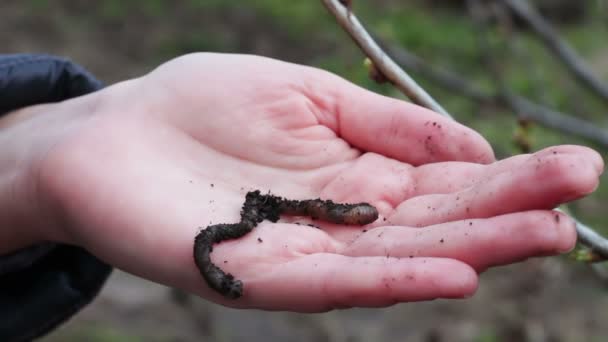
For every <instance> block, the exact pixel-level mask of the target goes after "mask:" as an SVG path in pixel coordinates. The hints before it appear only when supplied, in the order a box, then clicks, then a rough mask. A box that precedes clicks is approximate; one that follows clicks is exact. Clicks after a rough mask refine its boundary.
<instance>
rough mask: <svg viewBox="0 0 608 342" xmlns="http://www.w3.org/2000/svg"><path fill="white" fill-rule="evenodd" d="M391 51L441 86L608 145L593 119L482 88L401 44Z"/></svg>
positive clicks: (397, 60)
mask: <svg viewBox="0 0 608 342" xmlns="http://www.w3.org/2000/svg"><path fill="white" fill-rule="evenodd" d="M388 50H389V52H390V53H391V55H392V56H393V58H395V61H396V62H397V63H398V64H400V65H402V66H403V67H405V68H407V69H409V70H411V71H413V72H416V73H419V74H420V75H423V76H424V77H426V78H427V79H429V80H430V81H432V82H434V83H435V84H437V85H438V86H441V87H443V88H445V89H447V90H449V91H451V92H454V93H456V94H459V95H461V96H465V97H467V98H469V99H471V100H473V101H475V102H478V103H481V104H486V105H493V106H498V107H503V108H507V109H510V110H512V111H514V112H516V113H518V115H519V116H520V117H521V118H522V119H528V120H531V121H534V122H536V123H538V124H540V125H542V126H545V127H548V128H552V129H555V130H557V131H560V132H562V133H566V134H570V135H573V136H578V137H581V138H584V139H587V140H589V141H591V142H593V143H596V144H598V145H601V146H603V147H605V148H608V131H606V130H605V129H602V128H601V127H599V126H597V125H596V124H593V123H591V122H588V121H585V120H582V119H579V118H577V117H574V116H572V115H568V114H565V113H562V112H559V111H556V110H554V109H551V108H548V107H546V106H543V105H541V104H538V103H535V102H533V101H531V100H529V99H527V98H525V97H522V96H519V95H513V94H512V95H510V96H507V97H505V96H500V95H499V94H495V93H492V92H489V91H486V90H484V89H482V88H481V87H479V86H477V85H475V84H474V83H472V82H470V81H468V80H466V78H464V77H462V76H461V75H458V74H456V73H454V72H452V71H450V70H447V69H445V68H441V67H437V66H434V65H431V64H429V63H428V62H426V61H425V60H423V59H422V58H420V57H418V56H416V55H414V54H412V53H411V52H409V51H407V50H405V49H404V48H401V47H396V46H391V47H389V48H388Z"/></svg>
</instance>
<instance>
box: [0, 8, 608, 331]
mask: <svg viewBox="0 0 608 342" xmlns="http://www.w3.org/2000/svg"><path fill="white" fill-rule="evenodd" d="M488 3H492V4H489V5H488ZM532 3H533V4H534V5H535V6H536V8H538V10H539V13H540V14H541V15H542V18H544V20H546V21H547V22H548V23H550V25H552V27H553V29H554V31H555V32H554V33H556V34H557V35H558V38H559V39H562V40H563V42H566V43H567V44H569V46H570V47H571V48H572V49H573V50H574V51H576V53H577V54H578V58H579V59H580V61H581V62H582V63H584V64H585V67H586V68H588V70H591V71H592V76H593V77H595V78H597V79H599V80H600V81H601V82H603V83H604V84H603V85H604V86H606V84H607V83H608V39H607V38H608V1H604V0H587V1H571V0H564V1H557V0H554V1H552V0H538V1H532ZM475 6H477V9H475V8H476V7H475ZM353 9H354V11H355V13H356V14H357V15H358V16H359V18H360V19H361V20H362V21H363V22H364V23H365V24H366V25H367V27H368V28H369V29H370V31H372V32H373V33H374V34H375V35H376V36H377V37H378V38H379V39H380V40H381V41H382V42H383V44H385V46H387V48H389V50H391V51H392V52H394V53H395V54H396V55H399V56H401V57H400V58H398V59H399V60H400V61H401V62H402V63H403V64H406V65H405V66H406V67H407V68H406V69H408V70H412V75H413V76H414V77H415V78H416V79H417V80H419V81H420V83H421V84H422V85H423V86H424V88H426V89H427V90H428V91H429V92H430V93H431V94H432V95H433V96H434V97H435V98H436V99H437V100H438V101H439V102H440V103H441V104H443V105H444V106H445V107H446V108H447V109H448V111H449V112H451V113H452V114H453V115H454V116H455V117H456V118H457V119H458V120H459V121H460V122H462V123H464V124H466V125H468V126H470V127H473V128H474V129H477V130H479V131H480V132H481V133H482V134H484V135H485V136H486V137H487V138H488V140H489V141H490V142H491V143H492V144H493V146H494V148H495V150H496V152H497V155H498V156H499V157H501V158H502V157H506V156H509V155H511V154H515V153H520V152H521V151H522V150H528V149H529V150H531V151H535V150H538V149H541V148H543V147H545V146H548V145H553V144H562V143H575V144H583V145H587V146H591V147H594V148H596V149H598V150H600V151H603V153H604V152H606V151H607V150H608V139H607V138H606V135H602V134H608V133H606V132H605V130H607V129H608V126H607V122H606V121H607V119H608V115H607V114H608V99H606V98H604V97H603V96H601V95H600V94H598V92H597V91H594V90H593V89H590V87H589V86H588V85H586V84H585V83H584V82H580V81H578V79H577V78H576V77H574V76H573V74H572V72H571V71H570V70H569V68H568V67H567V66H566V65H565V64H564V63H563V62H562V61H561V60H560V58H558V56H557V55H556V54H555V53H553V52H551V51H550V50H548V49H546V47H545V45H544V43H543V41H542V39H540V37H539V35H538V33H537V32H536V31H535V30H534V29H533V27H532V26H531V25H530V24H529V23H528V22H527V21H526V20H524V18H522V17H519V16H517V15H515V14H514V13H513V12H512V11H511V10H510V9H509V8H508V7H507V6H504V5H503V4H501V2H500V1H498V2H491V1H487V2H486V1H483V2H481V5H480V2H475V1H468V2H467V1H454V0H444V1H441V0H432V1H430V0H429V1H414V0H410V1H406V0H401V1H397V0H375V1H364V0H354V1H353ZM0 42H2V45H1V46H2V51H0V52H2V53H12V52H41V53H51V54H56V55H61V56H67V57H69V58H71V59H72V60H74V61H76V62H78V63H80V64H82V65H84V66H85V67H86V68H88V69H89V70H91V71H92V72H93V73H94V74H95V75H96V76H97V77H99V78H100V79H102V80H103V81H105V82H106V83H108V84H111V83H114V82H117V81H120V80H124V79H128V78H131V77H136V76H139V75H142V74H144V73H146V72H148V71H150V70H151V69H152V68H154V67H155V66H157V65H158V64H160V63H162V62H164V61H166V60H168V59H171V58H173V57H176V56H179V55H181V54H184V53H188V52H193V51H215V52H238V53H251V54H259V55H264V56H268V57H273V58H278V59H282V60H287V61H292V62H296V63H301V64H307V65H312V66H316V67H319V68H323V69H327V70H330V71H332V72H335V73H337V74H339V75H341V76H342V77H344V78H346V79H349V80H351V81H352V82H355V83H357V84H360V85H362V86H363V87H366V88H369V89H372V90H374V91H377V92H380V93H383V94H386V95H390V96H395V97H402V96H401V95H400V94H399V93H398V92H397V91H396V90H394V89H393V88H392V87H391V86H390V85H379V84H376V83H375V82H373V81H372V80H370V79H369V77H368V75H367V70H366V69H365V67H364V64H363V60H364V56H363V55H362V53H361V52H360V51H359V50H358V48H357V47H356V45H355V44H353V43H352V41H351V40H350V38H349V37H348V36H347V35H346V34H345V33H344V32H343V31H342V29H341V28H340V27H339V26H338V25H337V24H336V22H335V20H334V18H333V17H332V16H331V15H329V14H328V13H327V12H326V10H325V8H324V7H323V5H322V4H321V2H320V1H304V0H295V1H281V0H258V1H221V0H183V1H170V0H132V1H121V0H98V1H86V0H54V1H50V0H2V2H1V3H0ZM438 75H439V76H438ZM442 75H443V76H444V77H443V79H442V77H441V76H442ZM446 75H447V76H448V79H449V80H451V81H452V83H451V84H450V82H446V79H445V76H446ZM455 80H457V81H458V82H461V83H458V82H456V81H455ZM203 81H204V80H203ZM454 82H456V83H454ZM501 94H502V95H504V94H509V95H516V96H519V97H523V98H525V99H527V100H528V101H532V102H534V103H536V104H538V105H539V106H542V108H545V109H551V110H552V111H553V112H554V111H560V112H561V113H564V114H565V115H567V117H568V118H575V119H578V120H579V121H576V122H575V124H572V122H571V121H567V122H566V123H567V124H566V125H565V126H566V127H563V126H564V125H562V126H560V125H559V124H558V123H559V120H558V121H555V120H554V119H555V117H554V116H549V117H548V119H545V121H544V122H541V124H537V123H530V122H529V120H528V116H526V114H529V113H526V110H525V108H523V109H522V108H517V107H516V106H515V107H514V106H512V103H509V101H502V100H500V98H501V96H500V95H501ZM496 99H499V100H496ZM553 112H551V113H553ZM552 120H554V121H552ZM541 121H542V120H541ZM578 122H582V123H585V124H589V125H590V127H591V132H593V134H590V133H589V130H587V131H585V130H583V131H581V132H578V131H577V129H576V128H579V125H578ZM568 123H570V124H568ZM581 125H582V124H581ZM583 126H584V125H583ZM583 126H580V127H583ZM549 127H552V128H549ZM573 127H574V128H575V129H573ZM584 127H587V126H584ZM604 154H605V153H604ZM607 201H608V182H606V180H605V179H604V180H603V183H602V186H601V187H600V188H599V189H598V191H597V192H596V193H595V194H593V195H592V196H590V197H589V198H587V199H585V200H581V201H578V202H576V203H574V204H572V205H571V206H570V208H569V209H570V210H571V212H572V213H573V214H575V215H576V216H577V217H578V218H579V219H580V220H582V221H583V222H585V223H587V224H589V225H591V226H593V227H594V228H597V229H598V230H600V231H603V232H604V233H608V230H602V229H603V227H608V225H607V224H606V218H607V217H608V216H607V215H606V213H604V212H603V210H602V209H603V208H605V207H606V204H607ZM607 285H608V281H607V280H606V278H605V277H603V276H602V272H597V271H593V270H592V269H591V268H590V267H589V266H588V265H586V264H584V263H581V262H577V261H574V260H573V259H572V258H569V257H558V258H545V259H534V260H528V261H526V262H523V263H520V264H518V265H513V266H509V267H503V268H500V269H497V270H490V271H488V272H486V273H485V274H483V276H482V281H481V287H480V289H479V291H478V293H477V294H476V295H475V296H474V297H473V298H470V299H467V300H453V301H443V300H439V301H434V302H426V303H411V304H401V305H397V306H394V307H391V308H387V309H365V310H363V309H356V310H345V311H336V312H330V313H325V314H317V315H301V314H291V313H270V312H262V311H238V310H232V309H227V308H223V307H219V306H217V305H214V304H210V303H206V302H204V301H202V300H198V299H196V298H191V297H188V296H187V295H184V294H182V293H179V292H176V291H172V290H170V289H168V288H166V287H163V286H160V285H157V284H153V283H150V282H147V281H145V280H141V279H138V278H136V277H133V276H130V275H127V274H125V273H122V272H120V271H115V272H114V274H113V276H112V277H111V279H110V280H109V282H108V283H107V285H106V286H105V288H104V290H103V291H102V293H101V294H100V295H99V297H98V298H97V299H96V300H95V302H94V303H93V304H92V305H90V306H88V307H87V308H86V309H85V310H83V311H82V312H80V313H79V314H78V315H77V316H75V317H74V318H73V319H72V320H71V321H70V322H68V323H67V324H66V325H64V326H62V327H61V328H60V329H58V330H56V331H55V332H54V333H52V334H50V335H48V336H47V337H45V338H43V339H42V340H43V341H47V342H51V341H53V342H54V341H108V342H109V341H201V340H205V341H233V340H248V341H250V342H255V341H275V340H276V341H283V340H285V341H287V340H289V341H327V342H347V341H348V342H356V341H428V342H439V341H479V342H493V341H556V342H557V341H606V340H608V292H607V290H608V288H607Z"/></svg>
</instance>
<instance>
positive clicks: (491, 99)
mask: <svg viewBox="0 0 608 342" xmlns="http://www.w3.org/2000/svg"><path fill="white" fill-rule="evenodd" d="M322 2H323V4H324V5H325V7H327V9H328V10H329V11H330V12H331V13H332V14H333V15H334V17H335V18H336V19H337V21H338V23H339V24H340V25H341V26H342V27H343V28H344V29H345V30H346V32H348V34H349V35H350V36H351V38H352V39H353V40H354V41H355V42H356V43H357V45H359V47H360V48H361V50H362V51H363V53H364V54H365V55H366V56H367V57H368V58H369V59H370V60H371V61H372V62H373V63H374V64H375V65H376V66H377V68H378V69H380V71H381V72H382V73H384V75H385V76H386V77H387V78H388V79H389V80H391V82H393V84H395V85H396V86H397V88H398V89H399V90H401V91H402V92H403V93H404V94H405V95H406V96H408V97H410V96H412V95H410V94H417V95H413V96H418V95H420V94H423V95H422V96H421V97H420V98H418V97H416V98H417V100H414V99H413V98H412V97H410V98H411V99H412V101H414V102H416V103H417V104H419V105H422V106H425V107H427V108H429V109H432V110H434V111H436V112H438V113H441V114H444V115H446V116H449V117H451V116H450V115H449V114H447V112H446V111H445V110H443V108H442V107H441V106H440V105H439V104H437V102H436V101H435V100H434V99H432V98H431V97H430V95H428V94H427V93H426V92H425V91H424V90H423V89H422V88H421V87H420V86H418V85H417V84H416V83H415V82H414V81H413V79H412V78H411V77H410V76H409V75H408V74H407V73H406V72H405V71H404V70H403V69H401V67H399V66H398V65H397V64H396V63H395V62H394V61H393V60H392V59H390V58H389V57H388V55H387V54H386V53H385V52H384V51H383V50H382V48H380V46H379V45H378V44H377V43H376V41H375V40H374V39H373V38H372V37H371V35H370V34H369V33H368V32H367V31H366V30H365V28H363V26H362V25H361V23H360V22H359V20H358V19H357V18H356V16H355V15H354V14H353V13H352V8H346V7H345V6H344V5H343V4H342V3H341V2H340V1H339V0H322ZM400 52H401V56H402V59H401V62H402V64H404V65H405V64H406V63H403V62H412V61H414V63H412V64H413V65H415V66H416V67H418V68H419V69H424V70H425V71H427V72H429V74H432V75H434V76H437V79H439V80H442V81H444V82H443V84H444V85H447V84H449V85H451V86H454V85H455V84H460V85H464V87H462V88H454V89H455V90H459V91H460V93H461V94H465V95H466V94H469V95H471V96H472V97H475V98H478V99H480V100H482V102H484V103H493V104H502V105H505V104H506V105H510V106H513V107H518V110H517V111H518V112H520V113H521V114H527V115H529V117H530V118H532V119H533V120H535V121H538V120H543V121H544V122H543V123H544V124H546V125H548V126H550V127H554V128H558V127H559V129H561V130H562V131H565V132H571V133H574V132H572V131H573V130H574V128H573V126H577V125H581V124H582V123H583V122H584V121H581V120H578V119H576V118H573V117H569V116H566V115H564V114H562V113H559V112H556V111H552V110H548V109H546V108H544V107H542V106H540V105H537V104H534V103H533V102H531V101H528V100H526V99H524V98H522V97H518V96H506V98H505V96H496V95H486V94H487V92H485V91H483V90H480V89H478V88H476V87H474V86H472V85H470V84H469V83H468V82H466V81H464V80H463V79H462V78H460V77H456V76H455V75H454V74H452V73H448V72H446V71H445V70H444V71H441V72H437V71H436V70H435V69H432V68H429V67H427V66H426V65H425V63H423V62H422V61H421V60H420V59H418V58H417V57H415V56H414V55H411V54H408V53H407V52H406V51H405V50H403V49H400ZM404 56H407V58H405V57H404ZM437 108H440V109H441V110H437ZM558 119H559V120H558ZM553 120H555V121H556V122H559V124H554V123H552V122H550V121H553ZM563 125H569V126H570V131H568V130H567V128H566V127H564V126H563ZM587 125H588V126H589V127H587V126H585V125H583V126H585V127H584V129H582V130H581V131H580V132H578V133H581V134H580V135H582V136H584V134H587V135H588V136H589V138H591V139H593V138H595V139H596V141H601V142H602V143H603V144H604V145H605V146H608V133H606V132H605V131H603V130H599V129H595V130H592V128H595V127H593V126H591V124H587ZM556 126H557V127H556ZM575 134H576V133H575ZM557 210H559V209H557ZM574 220H575V222H576V231H577V234H578V238H579V241H580V242H581V243H583V244H585V245H587V246H589V247H590V248H592V249H593V250H594V251H595V252H596V253H598V254H601V255H603V256H604V257H605V258H606V259H607V260H608V240H607V239H605V238H604V237H602V236H601V235H599V234H598V233H596V232H595V231H594V230H593V229H591V228H590V227H588V226H586V225H584V224H582V223H581V222H579V221H578V220H576V219H574Z"/></svg>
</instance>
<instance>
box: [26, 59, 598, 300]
mask: <svg viewBox="0 0 608 342" xmlns="http://www.w3.org/2000/svg"><path fill="white" fill-rule="evenodd" d="M32 110H33V112H34V113H33V114H32V113H28V114H27V115H26V117H27V120H29V122H30V123H29V126H28V125H26V128H27V127H29V129H32V128H37V129H35V131H36V134H37V136H40V135H44V137H45V138H44V139H41V138H36V139H37V140H36V141H37V142H36V143H35V144H33V145H34V146H35V148H29V149H27V152H24V153H26V154H28V156H30V157H29V159H28V160H31V161H30V162H29V163H28V172H27V174H28V175H29V177H26V178H24V179H25V180H24V181H23V182H22V183H23V184H24V185H23V186H22V187H21V188H22V189H26V191H24V195H22V196H20V198H24V199H29V200H30V201H29V203H30V204H29V207H30V208H34V209H30V211H24V210H22V211H23V213H24V216H25V214H28V215H29V216H32V214H31V210H36V212H37V213H38V214H37V217H38V219H37V221H36V222H30V223H29V224H27V226H31V227H37V228H35V229H34V231H35V233H34V234H33V235H35V236H37V237H38V239H48V240H53V241H59V242H64V243H70V244H76V245H80V246H83V247H85V248H87V249H88V250H90V251H91V252H92V253H94V254H95V255H97V256H98V257H99V258H101V259H102V260H104V261H106V262H108V263H110V264H112V265H114V266H116V267H118V268H121V269H123V270H125V271H128V272H130V273H133V274H136V275H139V276H142V277H144V278H147V279H151V280H153V281H157V282H160V283H164V284H167V285H171V286H175V287H178V288H181V289H184V290H186V291H189V292H192V293H196V294H198V295H200V296H202V297H204V298H207V299H210V300H213V301H215V302H219V303H222V304H224V305H229V306H234V307H242V308H245V307H249V308H263V309H280V310H291V311H306V312H312V311H324V310H329V309H333V308H343V307H352V306H365V307H370V306H371V307H374V306H388V305H391V304H394V303H397V302H407V301H418V300H427V299H433V298H461V297H466V296H470V295H472V293H473V292H474V291H475V289H476V287H477V281H478V278H477V272H480V271H483V270H484V269H486V268H487V267H490V266H494V265H502V264H508V263H512V262H516V261H519V260H522V259H525V258H527V257H531V256H539V255H550V254H557V253H560V252H564V251H567V250H569V249H570V248H572V246H573V245H574V242H575V239H576V235H575V231H574V226H573V222H572V220H571V219H570V218H568V217H566V216H564V215H563V214H560V213H556V212H553V211H551V210H550V209H551V208H553V207H555V206H557V205H559V204H560V203H563V202H567V201H570V200H573V199H576V198H579V197H581V196H584V195H585V194H588V193H590V192H591V191H593V189H594V188H595V187H596V186H597V182H598V176H599V174H600V173H601V172H602V168H603V162H602V160H601V158H600V157H599V156H598V154H597V153H595V152H594V151H592V150H589V149H587V148H583V147H577V146H558V147H553V148H550V149H547V150H543V151H540V152H538V153H536V154H534V155H521V156H516V157H513V158H509V159H506V160H503V161H499V162H493V155H492V151H491V149H490V147H489V145H488V143H487V142H486V141H485V140H483V138H481V137H480V136H479V135H478V134H477V133H475V132H473V131H472V130H470V129H468V128H466V127H464V126H462V125H460V124H457V123H455V122H453V121H451V120H448V119H445V118H443V117H440V116H439V115H437V114H435V113H432V112H430V111H428V110H425V109H422V108H419V107H417V106H414V105H411V104H408V103H405V102H402V101H398V100H394V99H389V98H385V97H382V96H379V95H376V94H373V93H371V92H368V91H366V90H363V89H361V88H358V87H356V86H354V85H352V84H350V83H348V82H345V81H344V80H342V79H340V78H338V77H336V76H334V75H331V74H329V73H326V72H323V71H320V70H317V69H313V68H308V67H302V66H297V65H293V64H288V63H283V62H278V61H274V60H270V59H265V58H259V57H252V56H238V55H218V54H195V55H188V56H185V57H182V58H178V59H175V60H173V61H170V62H168V63H166V64H164V65H162V66H161V67H159V68H158V69H157V70H155V71H153V72H151V73H150V74H148V75H146V76H144V77H142V78H139V79H134V80H131V81H127V82H124V83H120V84H117V85H114V86H112V87H109V88H107V89H105V90H103V91H101V92H98V93H95V94H91V95H89V96H86V97H83V98H79V99H75V100H71V101H67V102H65V103H61V104H56V105H48V106H43V107H39V108H38V109H35V110H34V109H32ZM36 111H44V112H45V113H44V115H41V114H42V113H38V114H36V113H35V112H36ZM48 112H53V113H48ZM49 120H50V121H51V122H49ZM25 130H26V129H25V128H22V129H21V133H23V132H24V131H25ZM30 134H31V133H30ZM32 139H34V138H32ZM32 150H35V151H37V152H35V153H34V152H31V151H32ZM487 163H490V164H487ZM484 164H487V165H484ZM252 189H260V190H262V192H266V191H271V192H272V193H273V194H276V195H280V196H284V197H287V198H290V199H308V198H316V197H321V198H324V199H332V200H334V201H337V202H362V201H364V202H369V203H371V204H373V205H374V206H376V207H377V208H378V210H379V212H380V215H381V218H380V219H379V220H378V221H376V222H375V223H373V224H370V225H368V226H365V227H352V226H343V225H335V224H327V223H323V222H314V224H315V225H318V226H320V227H321V228H322V229H316V228H313V227H308V226H305V225H296V224H294V222H296V219H295V218H284V220H282V221H281V222H279V223H270V222H266V221H265V222H262V223H261V224H259V225H258V227H256V228H255V230H254V231H253V232H252V233H250V234H248V235H246V236H244V237H242V238H240V239H237V240H231V241H226V242H223V243H221V244H218V245H216V246H214V250H213V253H212V255H211V256H212V259H213V260H214V262H215V263H216V264H218V265H219V266H220V267H222V268H223V269H225V270H227V271H228V272H230V273H232V274H234V275H235V276H236V277H237V278H239V279H241V280H242V281H243V282H244V284H245V285H244V286H245V291H244V296H243V297H242V298H240V299H238V300H234V301H233V300H228V299H224V298H223V297H221V296H219V295H218V294H216V293H215V292H213V291H211V290H210V289H209V288H208V287H207V285H206V284H205V282H204V281H203V279H202V277H201V275H200V274H199V271H198V269H197V268H196V266H195V264H194V261H193V257H192V246H193V242H194V241H193V240H194V236H195V235H196V233H197V232H198V230H199V229H200V227H206V226H208V225H210V224H217V223H234V222H237V221H238V220H239V210H240V207H241V205H242V202H243V201H244V195H245V193H246V192H247V191H249V190H252ZM22 202H26V201H25V200H24V201H22ZM24 206H27V205H24ZM24 220H25V219H24ZM297 221H298V222H304V223H308V221H305V220H297ZM43 223H44V224H43ZM258 239H259V240H258ZM260 240H261V241H262V242H260Z"/></svg>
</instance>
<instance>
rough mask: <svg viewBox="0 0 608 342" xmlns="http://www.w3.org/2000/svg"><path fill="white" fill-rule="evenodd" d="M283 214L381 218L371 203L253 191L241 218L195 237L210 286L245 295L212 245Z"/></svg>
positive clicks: (360, 221)
mask: <svg viewBox="0 0 608 342" xmlns="http://www.w3.org/2000/svg"><path fill="white" fill-rule="evenodd" d="M280 215H293V216H308V217H311V218H312V219H315V220H321V221H326V222H331V223H336V224H347V225H365V224H369V223H372V222H374V221H376V219H378V211H377V210H376V208H374V207H373V206H372V205H370V204H368V203H356V204H342V203H334V202H333V201H330V200H321V199H312V200H303V201H297V200H288V199H284V198H282V197H279V196H274V195H271V194H266V195H262V194H261V193H260V191H259V190H256V191H250V192H248V193H247V195H246V196H245V203H244V204H243V208H242V209H241V221H240V222H238V223H232V224H227V223H221V224H215V225H210V226H208V227H207V228H205V229H203V230H201V231H200V232H199V233H198V235H196V238H195V239H194V262H195V263H196V266H197V267H198V269H199V271H200V272H201V275H202V276H203V278H204V279H205V281H206V282H207V284H208V285H209V287H211V288H212V289H214V290H215V291H217V292H219V293H220V294H222V295H223V296H224V297H226V298H231V299H236V298H239V297H241V296H242V295H243V282H242V281H240V280H238V279H235V278H234V276H233V275H232V274H229V273H226V272H224V271H223V270H222V269H221V268H219V267H218V266H217V265H215V264H214V263H213V262H212V261H211V252H212V251H213V245H214V244H216V243H219V242H222V241H224V240H231V239H238V238H240V237H242V236H244V235H246V234H247V233H249V232H250V231H252V230H253V228H255V227H256V226H257V225H258V223H260V222H262V221H264V220H268V221H271V222H277V221H278V220H279V217H280Z"/></svg>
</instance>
